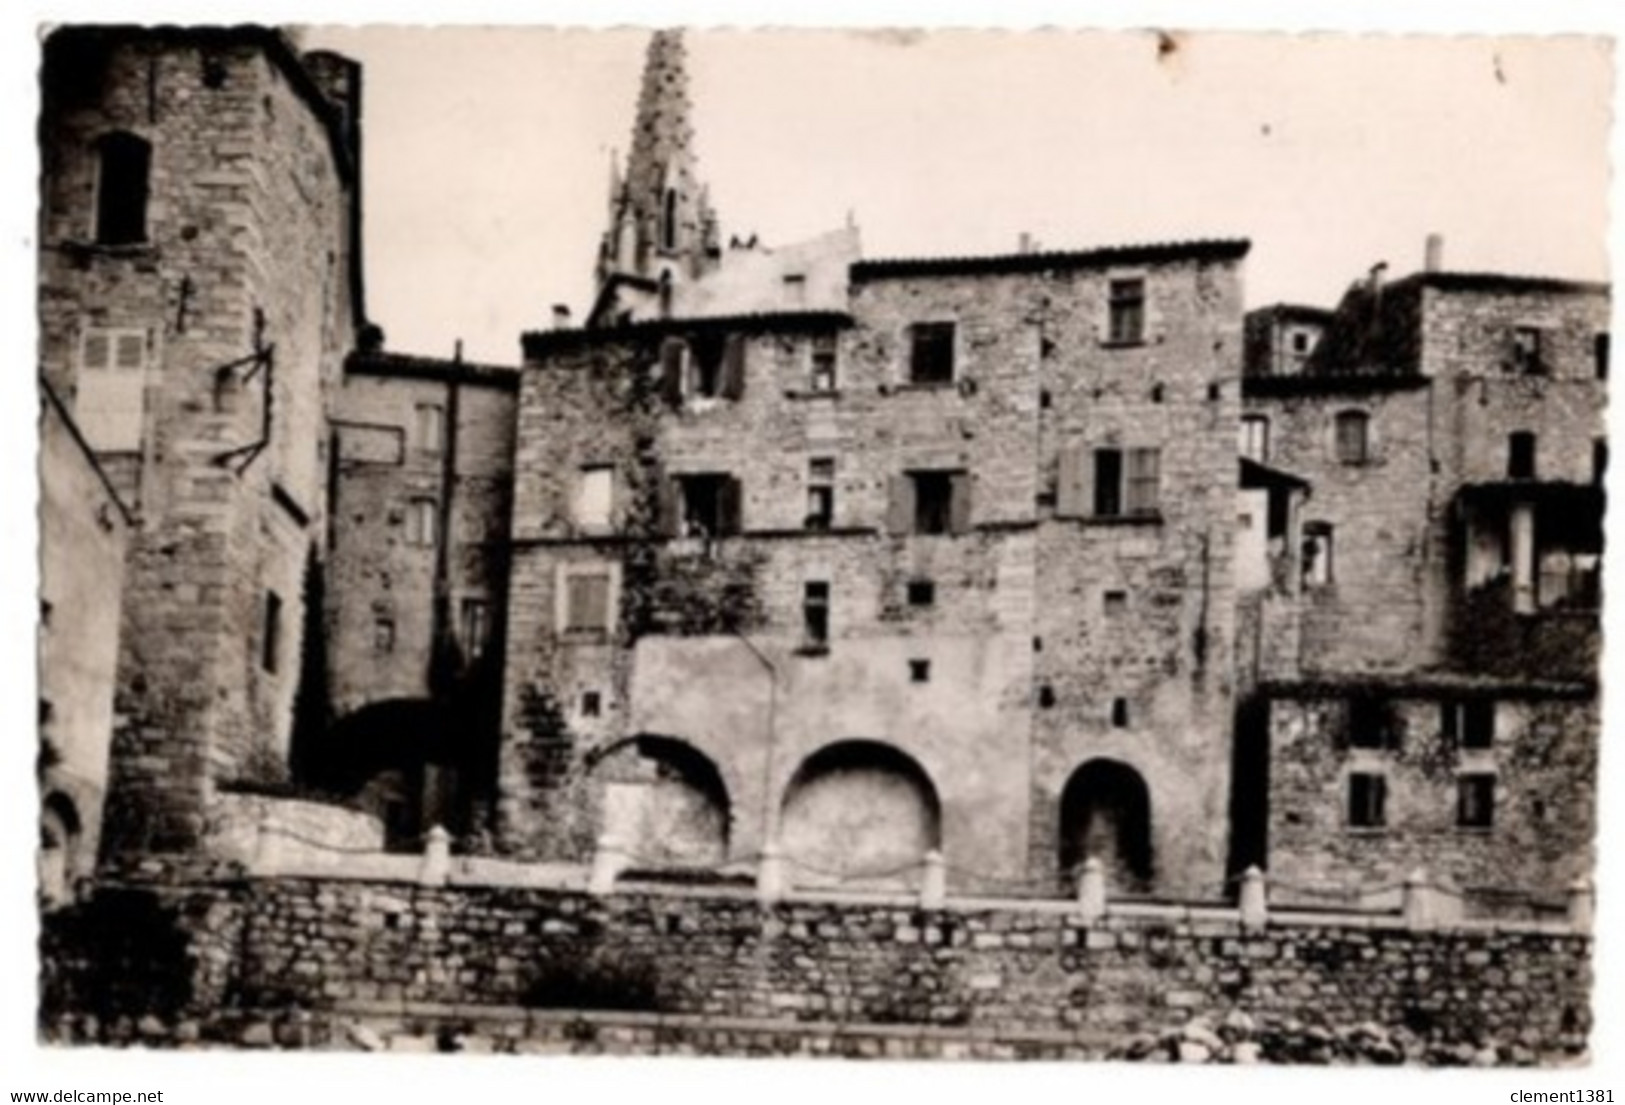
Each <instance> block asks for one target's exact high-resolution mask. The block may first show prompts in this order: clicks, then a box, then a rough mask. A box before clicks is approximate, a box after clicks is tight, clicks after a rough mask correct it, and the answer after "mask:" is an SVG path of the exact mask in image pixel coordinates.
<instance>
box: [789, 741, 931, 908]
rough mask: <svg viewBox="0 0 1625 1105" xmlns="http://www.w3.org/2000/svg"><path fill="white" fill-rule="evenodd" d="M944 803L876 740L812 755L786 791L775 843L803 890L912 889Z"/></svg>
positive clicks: (907, 762) (921, 774)
mask: <svg viewBox="0 0 1625 1105" xmlns="http://www.w3.org/2000/svg"><path fill="white" fill-rule="evenodd" d="M941 820H942V817H941V806H940V804H939V802H938V800H937V791H936V788H935V787H934V786H932V785H931V780H930V778H929V777H928V776H927V775H926V773H925V770H924V769H923V768H921V767H920V765H919V764H918V763H916V762H915V761H914V760H913V759H912V758H911V757H909V756H908V755H906V754H905V753H903V752H900V751H898V750H897V749H895V748H893V747H891V746H890V745H886V744H880V743H878V742H876V741H863V740H854V741H842V742H840V743H838V744H832V745H829V746H828V747H826V748H823V749H821V750H820V751H818V752H815V753H814V754H813V755H812V756H809V757H808V758H807V760H806V762H804V763H803V764H802V765H801V766H800V767H799V768H798V769H797V770H796V773H795V775H794V776H792V777H791V779H790V785H789V786H788V787H787V788H786V789H785V794H784V805H783V807H782V813H781V815H780V822H779V833H780V842H781V844H782V845H783V848H784V855H785V858H786V860H787V861H788V863H789V866H790V870H789V875H790V878H791V880H792V881H793V882H795V883H796V884H798V885H803V886H809V885H810V886H836V885H843V884H854V883H857V884H866V885H888V884H890V885H899V884H900V885H912V884H914V883H916V882H917V881H918V880H919V870H918V869H919V865H920V862H921V860H922V859H923V857H924V856H925V853H927V852H929V851H932V850H933V849H936V848H938V847H940V845H941V840H942V836H941V833H942V829H941Z"/></svg>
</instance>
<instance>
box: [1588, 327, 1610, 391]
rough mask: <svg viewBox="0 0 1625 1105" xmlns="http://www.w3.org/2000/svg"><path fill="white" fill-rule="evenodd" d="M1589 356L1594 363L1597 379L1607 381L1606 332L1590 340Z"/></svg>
mask: <svg viewBox="0 0 1625 1105" xmlns="http://www.w3.org/2000/svg"><path fill="white" fill-rule="evenodd" d="M1591 356H1592V358H1593V360H1594V362H1595V368H1596V373H1597V379H1599V380H1606V379H1608V332H1607V331H1606V330H1605V331H1603V332H1602V333H1600V334H1598V335H1597V336H1596V337H1595V338H1593V339H1592V340H1591Z"/></svg>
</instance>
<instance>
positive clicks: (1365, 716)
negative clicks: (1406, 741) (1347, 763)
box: [1347, 695, 1395, 749]
mask: <svg viewBox="0 0 1625 1105" xmlns="http://www.w3.org/2000/svg"><path fill="white" fill-rule="evenodd" d="M1394 726H1395V721H1394V714H1393V710H1392V708H1391V706H1390V705H1389V703H1388V702H1387V701H1385V700H1384V699H1381V698H1378V697H1376V696H1373V695H1359V696H1356V697H1354V698H1351V699H1349V703H1348V731H1347V736H1348V746H1349V747H1350V748H1366V749H1387V748H1392V747H1393V746H1394V736H1395V727H1394Z"/></svg>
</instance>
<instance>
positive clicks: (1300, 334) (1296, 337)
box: [1292, 330, 1309, 354]
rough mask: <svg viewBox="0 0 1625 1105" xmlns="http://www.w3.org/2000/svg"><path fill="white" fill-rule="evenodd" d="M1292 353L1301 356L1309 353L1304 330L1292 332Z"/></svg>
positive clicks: (1307, 340)
mask: <svg viewBox="0 0 1625 1105" xmlns="http://www.w3.org/2000/svg"><path fill="white" fill-rule="evenodd" d="M1292 352H1294V353H1298V354H1303V353H1307V352H1309V333H1308V331H1305V330H1294V331H1292Z"/></svg>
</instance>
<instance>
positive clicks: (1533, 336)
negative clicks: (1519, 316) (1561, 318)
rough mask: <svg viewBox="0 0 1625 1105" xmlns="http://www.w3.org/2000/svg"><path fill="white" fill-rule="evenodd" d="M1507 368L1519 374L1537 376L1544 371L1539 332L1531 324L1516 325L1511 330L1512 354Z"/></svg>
mask: <svg viewBox="0 0 1625 1105" xmlns="http://www.w3.org/2000/svg"><path fill="white" fill-rule="evenodd" d="M1507 367H1508V369H1510V370H1511V371H1512V372H1514V373H1516V374H1518V375H1519V376H1539V375H1541V374H1542V373H1544V372H1545V371H1546V365H1545V362H1544V360H1543V358H1542V354H1541V334H1540V331H1539V330H1538V329H1536V328H1535V327H1533V326H1518V327H1515V328H1514V329H1513V331H1512V356H1511V359H1510V360H1509V361H1508V364H1507Z"/></svg>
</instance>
